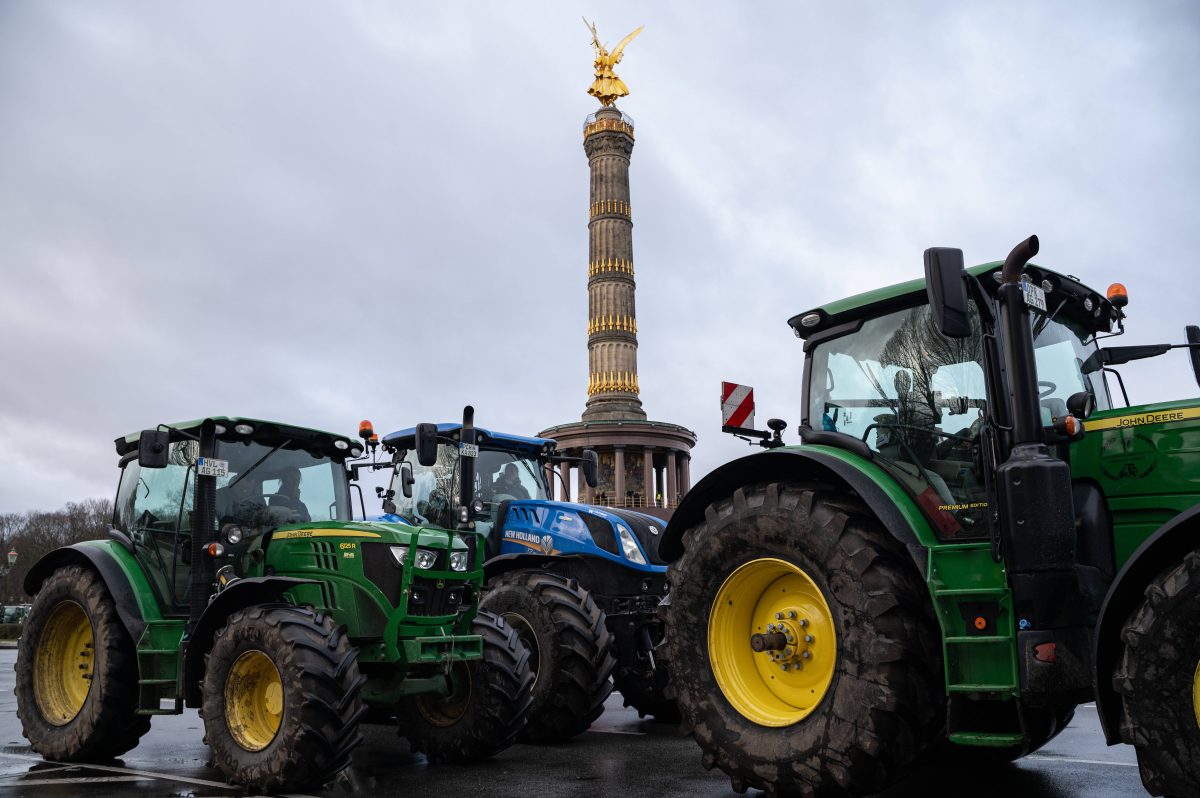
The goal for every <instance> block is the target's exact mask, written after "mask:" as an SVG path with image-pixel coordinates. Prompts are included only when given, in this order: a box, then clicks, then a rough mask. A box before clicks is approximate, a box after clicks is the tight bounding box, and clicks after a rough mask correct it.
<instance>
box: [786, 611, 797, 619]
mask: <svg viewBox="0 0 1200 798" xmlns="http://www.w3.org/2000/svg"><path fill="white" fill-rule="evenodd" d="M787 617H789V618H795V617H796V611H795V610H788V613H787Z"/></svg>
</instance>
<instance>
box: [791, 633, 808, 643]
mask: <svg viewBox="0 0 1200 798" xmlns="http://www.w3.org/2000/svg"><path fill="white" fill-rule="evenodd" d="M784 639H785V640H787V641H788V642H789V643H795V642H796V638H794V637H792V633H791V632H788V633H787V634H785V635H784ZM811 640H812V638H809V641H810V642H811Z"/></svg>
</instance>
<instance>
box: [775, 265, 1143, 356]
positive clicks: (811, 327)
mask: <svg viewBox="0 0 1200 798" xmlns="http://www.w3.org/2000/svg"><path fill="white" fill-rule="evenodd" d="M1001 266H1003V264H1002V263H1001V262H1000V261H993V262H991V263H981V264H980V265H978V266H972V267H971V268H969V269H967V272H968V273H969V274H972V275H974V276H975V277H978V278H979V281H980V283H981V284H982V285H983V287H984V290H986V291H987V292H988V293H990V294H993V295H994V294H995V292H996V289H997V287H998V286H999V281H998V280H997V279H996V277H995V276H998V275H999V273H1000V267H1001ZM1024 274H1026V275H1028V276H1029V279H1030V280H1031V281H1032V282H1033V283H1034V284H1035V285H1042V284H1043V282H1044V281H1046V280H1049V281H1050V282H1051V283H1052V284H1053V290H1052V291H1051V292H1049V293H1048V294H1047V296H1046V302H1047V303H1048V304H1049V307H1050V308H1051V309H1053V308H1055V307H1056V306H1057V305H1058V304H1059V302H1061V297H1068V298H1070V299H1073V300H1075V301H1073V302H1068V303H1067V304H1066V305H1064V306H1063V308H1062V310H1061V311H1060V312H1059V315H1060V316H1069V317H1070V318H1072V319H1074V320H1075V321H1077V322H1079V323H1081V324H1082V325H1083V326H1084V327H1086V328H1087V329H1089V330H1092V331H1094V332H1108V331H1109V330H1111V329H1112V325H1113V324H1114V323H1115V322H1116V320H1117V319H1118V318H1120V317H1121V311H1120V310H1119V309H1118V308H1115V307H1113V305H1112V303H1110V302H1109V301H1108V300H1107V299H1106V298H1105V297H1104V295H1103V294H1101V293H1099V292H1098V291H1093V290H1092V289H1090V288H1088V287H1087V286H1085V285H1083V284H1082V283H1080V282H1079V280H1078V278H1076V277H1072V276H1071V275H1066V274H1060V273H1058V272H1055V271H1051V270H1050V269H1046V268H1043V267H1041V266H1037V265H1035V264H1032V263H1031V264H1029V265H1028V266H1026V267H1025V270H1024ZM993 275H995V276H993ZM1084 299H1091V300H1092V310H1091V311H1087V310H1085V309H1084V306H1083V300H1084ZM924 301H925V278H924V277H918V278H917V279H915V280H909V281H907V282H903V283H896V284H895V285H889V286H885V287H883V288H876V289H874V290H873V291H866V292H864V293H861V294H856V295H854V296H851V297H847V298H845V299H838V300H835V301H833V302H829V303H827V304H824V305H821V306H820V307H817V308H813V309H812V310H806V311H804V312H803V313H797V314H796V315H795V316H792V317H791V318H790V319H788V324H789V325H790V326H791V328H792V329H793V330H795V331H796V335H797V336H799V337H800V338H808V337H809V336H811V335H813V334H814V333H817V332H820V331H822V330H828V329H830V328H832V327H837V326H839V325H841V324H847V323H851V322H856V321H858V320H860V319H865V318H873V317H875V316H881V315H883V314H885V313H891V312H892V311H895V310H901V309H903V308H906V307H912V306H913V305H917V304H921V303H922V302H924ZM812 314H816V315H817V316H818V317H819V318H818V320H817V321H816V322H815V323H814V322H813V321H812V320H809V323H808V324H807V325H805V324H803V323H802V322H801V319H805V317H808V316H811V315H812Z"/></svg>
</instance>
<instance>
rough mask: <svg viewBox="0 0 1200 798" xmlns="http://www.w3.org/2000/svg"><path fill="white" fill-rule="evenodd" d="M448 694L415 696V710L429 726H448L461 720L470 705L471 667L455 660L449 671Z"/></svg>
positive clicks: (443, 727)
mask: <svg viewBox="0 0 1200 798" xmlns="http://www.w3.org/2000/svg"><path fill="white" fill-rule="evenodd" d="M449 678H450V694H449V695H437V694H435V693H422V694H420V695H418V696H417V697H416V701H415V703H416V706H417V712H419V713H420V715H421V717H422V718H424V719H425V721H426V722H427V723H429V724H430V725H431V726H437V727H438V728H442V729H445V728H449V727H450V726H453V725H454V724H456V723H458V722H459V721H460V720H462V718H463V716H464V715H466V714H467V709H469V708H470V706H471V668H470V666H469V665H467V663H465V662H456V663H454V666H453V668H452V670H451V671H450V676H449Z"/></svg>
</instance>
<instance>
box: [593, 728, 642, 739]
mask: <svg viewBox="0 0 1200 798" xmlns="http://www.w3.org/2000/svg"><path fill="white" fill-rule="evenodd" d="M588 731H593V732H596V734H632V735H634V736H636V737H645V736H646V733H645V732H635V731H622V730H621V729H588Z"/></svg>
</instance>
